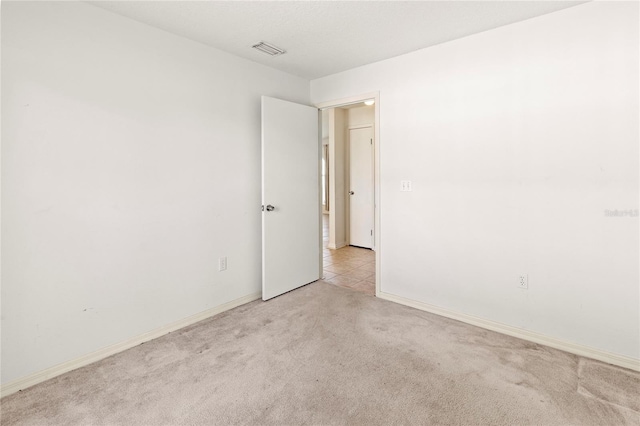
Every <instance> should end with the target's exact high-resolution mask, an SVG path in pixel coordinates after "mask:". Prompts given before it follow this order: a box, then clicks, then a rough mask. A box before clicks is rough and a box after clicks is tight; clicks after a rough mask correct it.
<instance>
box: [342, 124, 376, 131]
mask: <svg viewBox="0 0 640 426" xmlns="http://www.w3.org/2000/svg"><path fill="white" fill-rule="evenodd" d="M367 127H371V128H372V129H373V123H371V124H356V125H355V126H347V130H355V129H366V128H367Z"/></svg>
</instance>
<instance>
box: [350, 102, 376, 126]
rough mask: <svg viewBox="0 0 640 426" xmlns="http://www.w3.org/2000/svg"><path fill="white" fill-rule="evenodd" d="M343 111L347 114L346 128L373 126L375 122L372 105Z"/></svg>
mask: <svg viewBox="0 0 640 426" xmlns="http://www.w3.org/2000/svg"><path fill="white" fill-rule="evenodd" d="M345 111H346V113H347V119H346V120H347V128H349V127H356V126H365V125H368V124H370V125H373V124H374V123H375V121H376V118H375V107H374V106H373V105H371V106H366V105H365V106H361V107H355V108H349V109H346V110H345Z"/></svg>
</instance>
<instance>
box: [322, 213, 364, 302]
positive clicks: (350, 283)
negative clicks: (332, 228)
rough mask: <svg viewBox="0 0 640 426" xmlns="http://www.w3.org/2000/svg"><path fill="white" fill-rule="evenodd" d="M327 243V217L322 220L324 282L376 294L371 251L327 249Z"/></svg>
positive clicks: (348, 248) (346, 248)
mask: <svg viewBox="0 0 640 426" xmlns="http://www.w3.org/2000/svg"><path fill="white" fill-rule="evenodd" d="M328 242H329V216H328V215H323V218H322V245H323V253H322V256H323V271H324V280H325V281H326V282H328V283H330V284H333V285H337V286H339V287H344V288H348V289H351V290H355V291H359V292H361V293H365V294H368V295H371V296H375V294H376V256H375V252H374V251H373V250H368V249H364V248H358V247H351V246H347V247H342V248H340V249H338V250H331V249H329V248H327V244H328Z"/></svg>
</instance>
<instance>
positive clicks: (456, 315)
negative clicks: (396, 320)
mask: <svg viewBox="0 0 640 426" xmlns="http://www.w3.org/2000/svg"><path fill="white" fill-rule="evenodd" d="M377 296H378V297H379V298H381V299H385V300H389V301H391V302H395V303H399V304H401V305H405V306H410V307H412V308H416V309H420V310H421V311H426V312H430V313H432V314H436V315H440V316H443V317H447V318H451V319H454V320H458V321H461V322H464V323H467V324H471V325H475V326H478V327H482V328H485V329H487V330H492V331H496V332H498V333H502V334H506V335H508V336H513V337H517V338H519V339H523V340H528V341H530V342H534V343H539V344H541V345H545V346H549V347H552V348H555V349H560V350H562V351H565V352H569V353H572V354H575V355H580V356H583V357H586V358H592V359H596V360H598V361H602V362H606V363H609V364H613V365H617V366H620V367H624V368H628V369H630V370H635V371H640V359H636V358H631V357H628V356H625V355H619V354H614V353H611V352H606V351H603V350H601V349H596V348H592V347H589V346H584V345H580V344H577V343H573V342H568V341H566V340H561V339H557V338H555V337H551V336H547V335H544V334H541V333H537V332H535V331H530V330H525V329H522V328H518V327H513V326H510V325H507V324H503V323H500V322H496V321H491V320H487V319H484V318H479V317H475V316H472V315H467V314H463V313H460V312H456V311H452V310H449V309H446V308H441V307H439V306H435V305H430V304H428V303H423V302H419V301H417V300H412V299H407V298H404V297H401V296H396V295H394V294H390V293H383V292H379V293H378V294H377Z"/></svg>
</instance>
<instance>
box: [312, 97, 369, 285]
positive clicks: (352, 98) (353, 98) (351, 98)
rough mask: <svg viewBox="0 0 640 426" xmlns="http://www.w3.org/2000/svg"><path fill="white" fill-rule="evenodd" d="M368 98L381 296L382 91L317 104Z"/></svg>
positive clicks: (320, 106)
mask: <svg viewBox="0 0 640 426" xmlns="http://www.w3.org/2000/svg"><path fill="white" fill-rule="evenodd" d="M367 99H373V100H374V102H375V103H374V123H373V135H374V138H375V139H374V140H375V142H376V143H375V145H374V154H373V155H374V159H373V161H374V170H373V174H374V176H373V179H374V186H375V193H374V197H375V199H374V203H375V204H374V209H375V223H374V230H373V233H374V237H375V239H374V247H375V249H374V250H375V253H376V296H377V297H380V295H381V294H382V289H381V288H382V283H381V282H380V277H381V273H380V269H381V265H380V264H381V262H380V259H381V251H382V243H381V233H380V208H381V205H382V201H381V199H380V193H381V191H380V145H381V140H382V138H381V137H380V92H370V93H365V94H363V95H355V96H349V97H346V98H341V99H336V100H333V101H326V102H318V103H316V104H315V106H316V108H318V109H327V108H336V107H340V106H344V105H349V104H355V103H359V102H363V101H365V100H367Z"/></svg>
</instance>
